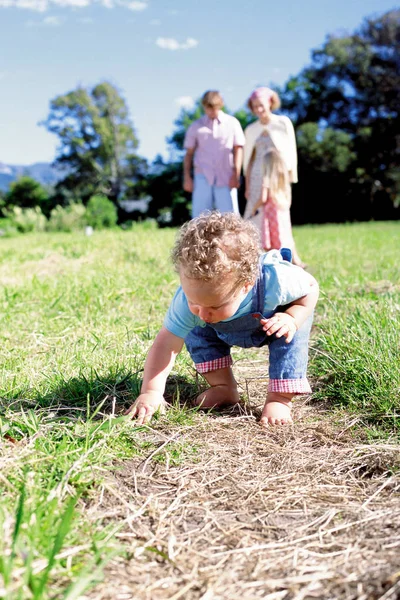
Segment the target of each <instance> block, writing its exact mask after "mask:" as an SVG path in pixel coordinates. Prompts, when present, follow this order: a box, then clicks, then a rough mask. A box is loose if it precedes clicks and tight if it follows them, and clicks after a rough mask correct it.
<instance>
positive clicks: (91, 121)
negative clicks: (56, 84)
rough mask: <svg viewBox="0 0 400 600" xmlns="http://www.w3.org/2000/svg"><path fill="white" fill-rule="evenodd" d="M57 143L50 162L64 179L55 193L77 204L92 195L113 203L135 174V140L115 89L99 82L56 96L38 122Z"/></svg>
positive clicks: (122, 102)
mask: <svg viewBox="0 0 400 600" xmlns="http://www.w3.org/2000/svg"><path fill="white" fill-rule="evenodd" d="M43 125H44V126H45V127H47V129H48V130H49V131H51V132H52V133H55V134H56V135H57V136H58V137H59V139H60V145H59V148H58V154H57V158H56V161H55V164H56V165H58V166H61V167H62V168H64V169H65V170H66V172H67V175H66V177H65V178H64V179H63V180H62V181H61V182H59V184H58V185H57V192H58V193H59V194H60V195H61V196H64V198H66V199H67V200H68V199H70V198H75V197H80V198H81V199H82V200H83V202H85V203H86V202H87V200H88V199H89V198H90V196H92V195H93V194H96V193H102V194H105V195H106V196H108V198H110V199H111V200H112V201H113V202H114V203H117V201H118V199H119V198H120V197H121V195H122V194H123V193H124V191H125V189H126V187H127V185H128V182H129V181H130V180H131V179H132V178H134V177H135V175H136V165H137V159H138V157H137V154H136V149H137V147H138V139H137V137H136V133H135V130H134V127H133V124H132V122H131V120H130V118H129V114H128V109H127V106H126V103H125V101H124V99H123V98H122V97H121V95H120V93H119V91H118V90H117V89H116V88H115V87H114V86H113V85H112V84H110V83H108V82H102V83H99V84H98V85H96V86H95V87H94V88H93V89H92V90H86V89H84V88H82V87H79V88H77V89H76V90H74V91H72V92H69V93H67V94H64V95H61V96H57V97H56V98H55V99H54V100H52V101H51V103H50V113H49V116H48V117H47V120H46V121H45V122H44V123H43Z"/></svg>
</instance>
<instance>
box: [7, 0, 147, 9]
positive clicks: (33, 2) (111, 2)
mask: <svg viewBox="0 0 400 600" xmlns="http://www.w3.org/2000/svg"><path fill="white" fill-rule="evenodd" d="M97 2H99V3H100V4H102V5H103V6H104V7H105V8H114V7H115V6H121V7H123V8H127V9H128V10H132V11H142V10H145V9H146V8H148V6H149V4H148V2H147V0H0V9H1V8H11V7H14V8H20V9H25V10H33V11H36V12H45V11H47V10H49V9H50V8H51V7H52V6H54V5H56V6H59V7H63V8H84V7H86V6H90V5H91V4H96V3H97Z"/></svg>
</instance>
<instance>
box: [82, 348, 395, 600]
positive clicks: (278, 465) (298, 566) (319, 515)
mask: <svg viewBox="0 0 400 600" xmlns="http://www.w3.org/2000/svg"><path fill="white" fill-rule="evenodd" d="M262 363H263V364H264V360H262ZM259 368H260V363H258V362H257V361H253V362H252V363H250V362H247V363H246V362H243V363H240V364H239V365H236V375H237V378H238V379H239V381H240V382H241V383H242V386H243V388H244V389H246V390H247V392H248V394H249V398H250V405H249V407H248V408H247V409H243V408H237V409H234V410H232V411H230V412H225V413H223V414H219V415H216V414H210V415H208V416H206V417H205V418H204V419H199V422H198V424H196V425H195V426H193V427H186V428H185V427H182V426H180V427H178V426H177V427H176V428H175V429H171V426H170V425H168V429H164V428H163V425H162V424H161V425H160V424H159V425H158V426H157V428H156V429H154V430H151V431H149V433H148V434H147V435H148V438H149V440H151V441H152V442H154V441H156V442H157V444H158V446H159V447H158V451H157V454H155V453H154V452H153V453H152V454H150V455H149V456H148V457H147V459H145V460H142V461H141V462H140V461H139V460H136V461H132V463H131V464H127V463H124V465H123V467H122V468H121V470H116V471H115V473H114V475H113V476H112V477H109V478H108V480H107V482H106V484H105V486H104V488H103V492H102V494H101V499H100V501H96V502H95V501H93V503H92V504H91V507H90V512H89V514H90V517H91V518H99V517H100V516H102V517H103V518H105V521H107V520H112V521H113V522H116V521H119V522H120V523H121V525H122V527H121V530H120V533H119V534H118V535H119V538H120V540H121V541H123V542H124V544H126V545H127V546H128V547H129V548H130V549H131V554H130V556H129V557H128V558H125V557H124V558H122V557H121V558H119V559H114V560H113V562H111V563H110V564H109V567H108V568H107V570H106V574H105V578H104V581H103V583H101V584H99V585H98V586H97V587H96V588H95V590H93V591H92V592H91V593H88V594H87V595H86V596H85V598H90V599H91V600H111V599H112V600H142V599H143V600H161V599H162V600H167V599H168V600H177V599H178V598H183V599H185V600H200V599H201V600H222V599H224V600H225V599H235V600H236V599H240V600H255V599H258V598H260V599H261V598H263V599H264V600H267V599H268V600H284V599H286V600H289V599H293V600H294V599H296V600H303V599H311V598H324V599H325V598H326V599H328V598H329V599H338V600H339V599H340V600H341V599H343V600H352V599H354V600H355V599H357V600H374V599H378V598H379V599H380V600H389V599H391V600H394V599H397V598H399V597H400V552H399V549H400V501H399V487H400V485H399V483H400V478H399V475H398V469H399V466H400V454H399V446H398V445H396V444H390V443H371V444H370V443H367V440H363V439H361V438H360V437H359V435H358V434H357V433H356V432H355V430H354V425H355V421H354V418H353V420H352V421H351V420H350V419H347V420H346V419H345V420H341V421H340V422H336V423H333V422H332V417H331V416H330V414H329V412H328V411H324V410H323V409H321V407H310V405H309V404H308V403H307V400H303V401H301V400H300V401H299V402H298V404H297V406H296V411H295V416H296V424H295V425H293V426H291V427H286V428H279V429H278V428H277V429H274V428H272V429H269V430H267V431H264V430H262V429H261V428H260V426H259V425H258V423H257V415H258V414H259V409H260V407H261V406H262V400H263V398H264V394H265V389H266V380H265V379H263V378H257V372H258V370H259ZM176 443H179V444H186V445H193V446H197V447H200V451H199V453H198V455H197V456H196V457H195V458H194V459H193V460H190V459H188V460H186V462H185V463H184V464H183V465H182V464H181V465H179V466H174V464H173V461H171V454H170V452H169V449H170V448H172V447H173V446H174V444H176ZM156 456H158V457H160V456H162V458H163V461H156V460H155V457H156Z"/></svg>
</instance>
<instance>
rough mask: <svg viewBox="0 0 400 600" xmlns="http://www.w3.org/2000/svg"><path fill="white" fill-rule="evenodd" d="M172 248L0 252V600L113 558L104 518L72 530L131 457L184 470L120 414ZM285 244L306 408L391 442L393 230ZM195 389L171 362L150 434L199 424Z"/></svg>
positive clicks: (170, 283) (135, 240)
mask: <svg viewBox="0 0 400 600" xmlns="http://www.w3.org/2000/svg"><path fill="white" fill-rule="evenodd" d="M174 236H175V231H173V230H169V229H161V230H158V229H155V228H154V227H153V226H150V225H147V224H142V225H137V226H135V227H134V228H133V229H132V230H131V231H126V232H124V231H119V230H115V231H109V232H96V233H95V235H93V236H92V237H89V238H87V237H85V236H84V235H83V234H80V233H73V234H41V235H39V234H38V235H25V236H19V237H14V238H7V239H2V240H0V280H1V282H2V289H1V292H0V311H1V321H2V328H1V334H2V336H1V345H0V353H1V363H2V369H1V373H0V397H1V400H0V431H1V435H2V438H3V441H2V443H1V454H0V494H1V498H2V500H1V503H0V555H1V560H0V597H3V598H7V600H20V599H23V600H26V599H29V598H34V599H36V600H47V599H50V598H57V599H58V598H61V599H64V600H72V599H73V598H79V597H80V596H81V595H82V594H83V593H84V591H85V589H89V588H90V587H91V586H93V585H94V584H95V583H96V581H98V579H99V578H101V573H102V568H103V566H104V564H106V562H107V560H109V559H110V557H112V556H113V555H114V554H115V553H118V554H119V555H123V553H124V552H126V549H125V548H123V547H121V546H120V545H119V543H118V542H117V539H118V537H117V536H116V535H115V534H116V533H117V527H116V525H115V524H113V522H112V521H107V520H103V518H102V516H101V513H100V515H97V516H94V517H93V516H92V517H91V518H88V513H87V511H88V510H89V509H90V507H91V506H92V505H93V504H94V503H96V502H97V499H98V497H99V494H100V491H99V490H100V489H101V487H102V485H103V483H104V482H105V481H106V479H107V476H108V474H109V473H110V472H112V471H113V470H115V469H116V468H117V466H118V465H120V464H123V462H124V461H127V460H129V459H130V458H132V457H140V458H141V459H146V457H149V456H151V459H150V460H151V461H152V462H155V463H157V462H158V463H163V464H168V465H175V466H177V465H179V464H182V463H183V462H184V461H185V459H186V458H187V459H189V458H190V460H191V461H195V460H196V454H197V452H198V449H197V448H193V447H188V446H187V445H186V444H185V443H184V442H182V441H178V440H172V441H171V443H170V444H169V445H168V446H165V447H162V448H161V447H160V443H159V440H157V439H156V438H154V436H153V437H152V435H151V430H150V429H149V428H148V427H137V426H135V425H134V423H132V422H131V421H129V420H128V419H126V418H125V417H123V416H122V415H123V414H124V411H125V409H126V408H127V407H128V406H129V405H130V404H131V402H132V401H133V400H134V398H135V397H136V396H137V393H138V390H139V388H140V381H141V373H142V369H143V364H144V359H145V356H146V353H147V351H148V348H149V346H150V344H151V342H152V339H153V338H154V336H155V334H156V332H157V331H158V329H159V327H160V325H161V324H162V321H163V315H164V312H165V310H166V309H167V307H168V304H169V301H170V299H171V297H172V295H173V293H174V290H175V287H176V284H177V281H178V280H177V275H176V274H175V273H174V271H173V268H172V266H171V263H170V260H169V252H170V248H171V246H172V243H173V240H174ZM295 237H296V242H297V245H298V248H299V251H300V254H301V256H302V258H303V259H304V260H305V261H306V262H307V263H308V264H309V265H310V271H311V272H312V273H313V274H314V275H315V276H316V278H317V279H318V281H319V283H320V286H321V299H320V302H319V304H318V307H317V312H316V319H315V327H314V338H313V343H312V348H311V360H310V369H309V373H310V375H311V377H312V379H313V380H314V382H315V394H314V396H315V398H316V399H319V398H321V399H323V400H324V401H325V402H326V401H328V402H329V403H330V406H331V409H332V413H334V412H335V411H342V410H346V411H351V412H353V413H354V414H357V415H360V417H361V418H362V422H363V423H364V426H365V427H366V428H367V431H368V432H369V434H370V435H374V436H381V437H384V436H394V435H398V432H399V403H400V400H399V399H400V369H399V364H400V350H399V330H400V283H399V282H400V270H399V266H398V256H399V254H400V252H399V250H400V241H399V240H400V223H366V224H356V225H345V226H337V225H326V226H313V227H310V226H307V227H301V228H296V229H295ZM196 389H197V383H196V381H195V378H194V374H193V368H192V365H191V362H190V360H189V357H188V355H187V353H186V351H183V352H182V353H181V355H180V356H179V357H178V360H177V363H176V366H175V368H174V371H173V377H171V379H170V382H169V384H168V390H167V393H168V397H169V398H170V399H172V400H173V408H172V409H171V410H170V411H169V412H168V413H167V415H166V416H162V417H158V419H157V418H156V420H155V422H154V428H155V430H156V431H157V430H159V431H161V432H162V431H166V436H167V438H168V437H170V436H171V432H173V431H175V430H177V431H179V430H180V429H183V428H185V427H190V426H191V425H193V424H194V423H196V422H198V420H199V419H204V418H205V417H204V416H203V415H202V414H201V413H199V412H198V411H196V410H193V409H189V408H187V407H186V408H182V407H183V405H184V404H185V403H188V402H189V401H190V399H191V398H192V397H193V396H194V395H195V393H196ZM159 447H160V451H158V448H159ZM89 512H90V511H89Z"/></svg>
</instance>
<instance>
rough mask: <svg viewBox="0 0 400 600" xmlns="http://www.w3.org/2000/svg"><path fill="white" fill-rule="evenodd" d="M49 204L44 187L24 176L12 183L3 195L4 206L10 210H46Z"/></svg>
mask: <svg viewBox="0 0 400 600" xmlns="http://www.w3.org/2000/svg"><path fill="white" fill-rule="evenodd" d="M48 203H49V194H48V192H47V191H46V190H45V189H44V187H43V186H42V185H41V184H40V183H39V182H38V181H36V180H35V179H32V177H28V176H27V175H24V176H22V177H20V178H19V179H17V181H13V182H12V183H11V185H10V189H9V191H8V192H7V193H6V194H5V195H4V206H5V207H6V208H12V207H14V206H18V207H19V208H35V207H36V206H37V207H39V208H40V209H41V210H44V211H45V210H46V209H47V207H48Z"/></svg>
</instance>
